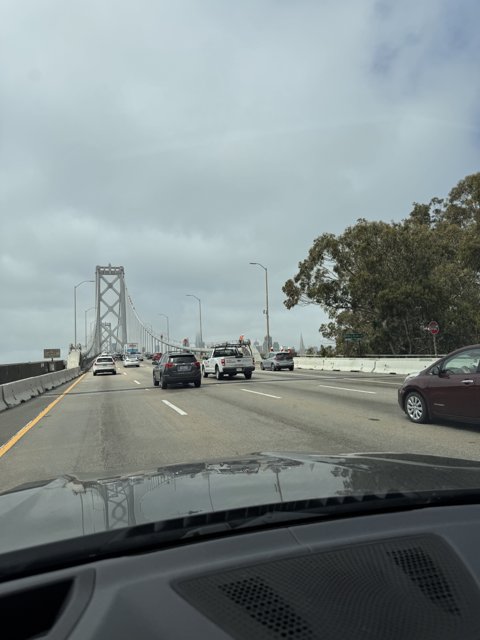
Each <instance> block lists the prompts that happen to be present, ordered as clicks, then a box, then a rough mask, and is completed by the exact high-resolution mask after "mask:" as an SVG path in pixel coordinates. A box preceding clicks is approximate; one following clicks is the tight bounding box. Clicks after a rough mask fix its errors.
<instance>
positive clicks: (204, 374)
mask: <svg viewBox="0 0 480 640" xmlns="http://www.w3.org/2000/svg"><path fill="white" fill-rule="evenodd" d="M202 373H203V377H204V378H208V373H207V372H206V371H205V367H203V369H202Z"/></svg>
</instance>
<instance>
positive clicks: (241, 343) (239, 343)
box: [213, 340, 250, 349]
mask: <svg viewBox="0 0 480 640" xmlns="http://www.w3.org/2000/svg"><path fill="white" fill-rule="evenodd" d="M249 346H250V340H242V341H239V340H237V341H236V342H215V344H214V345H213V348H214V349H217V348H218V347H249Z"/></svg>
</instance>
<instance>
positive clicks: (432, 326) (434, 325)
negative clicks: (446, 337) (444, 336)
mask: <svg viewBox="0 0 480 640" xmlns="http://www.w3.org/2000/svg"><path fill="white" fill-rule="evenodd" d="M427 329H428V330H429V331H430V333H431V334H432V336H437V335H438V334H439V333H440V326H439V324H438V322H436V320H432V321H431V322H429V323H428V326H427Z"/></svg>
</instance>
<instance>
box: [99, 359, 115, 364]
mask: <svg viewBox="0 0 480 640" xmlns="http://www.w3.org/2000/svg"><path fill="white" fill-rule="evenodd" d="M97 362H108V363H112V362H113V358H98V359H97Z"/></svg>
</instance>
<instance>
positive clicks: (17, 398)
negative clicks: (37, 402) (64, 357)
mask: <svg viewBox="0 0 480 640" xmlns="http://www.w3.org/2000/svg"><path fill="white" fill-rule="evenodd" d="M81 372H82V371H81V369H80V367H74V368H72V369H63V370H61V371H54V372H53V373H46V374H44V375H42V376H35V377H33V378H24V379H23V380H16V381H15V382H7V383H6V384H3V385H0V411H3V410H5V409H9V408H11V407H16V406H17V405H19V404H20V403H21V402H26V401H27V400H30V398H34V397H35V396H38V395H40V394H42V393H44V392H45V391H50V390H51V389H54V388H55V387H59V386H60V385H62V384H65V383H66V382H70V381H71V380H73V379H74V378H78V376H79V375H80V374H81Z"/></svg>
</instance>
